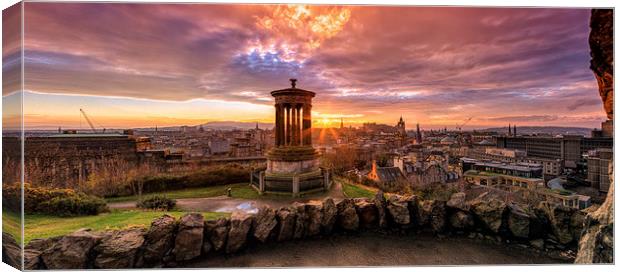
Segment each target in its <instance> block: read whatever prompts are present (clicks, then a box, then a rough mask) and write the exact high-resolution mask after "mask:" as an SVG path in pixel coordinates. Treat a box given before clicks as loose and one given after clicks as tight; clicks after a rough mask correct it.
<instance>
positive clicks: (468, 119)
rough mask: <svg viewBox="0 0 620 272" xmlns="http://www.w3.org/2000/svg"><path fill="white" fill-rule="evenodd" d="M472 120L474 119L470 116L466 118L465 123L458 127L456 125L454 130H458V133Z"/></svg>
mask: <svg viewBox="0 0 620 272" xmlns="http://www.w3.org/2000/svg"><path fill="white" fill-rule="evenodd" d="M472 118H474V117H473V116H472V117H469V118H467V119H466V120H465V122H463V123H462V124H460V125H459V124H456V129H458V130H459V131H461V129H462V128H463V127H464V126H465V125H467V123H469V121H471V119H472Z"/></svg>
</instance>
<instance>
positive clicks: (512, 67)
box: [25, 3, 605, 127]
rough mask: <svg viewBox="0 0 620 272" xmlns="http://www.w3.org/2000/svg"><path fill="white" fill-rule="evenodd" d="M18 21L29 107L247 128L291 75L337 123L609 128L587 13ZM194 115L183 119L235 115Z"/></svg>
mask: <svg viewBox="0 0 620 272" xmlns="http://www.w3.org/2000/svg"><path fill="white" fill-rule="evenodd" d="M25 15H26V17H27V18H28V20H26V26H25V48H26V52H25V70H26V89H27V90H29V91H32V92H33V93H37V96H36V97H42V96H44V95H45V94H62V95H68V96H78V97H88V100H89V101H90V102H93V101H97V100H93V99H96V98H97V97H114V98H118V99H121V98H126V99H127V101H134V100H135V99H146V100H153V101H181V102H180V103H175V105H177V104H178V105H183V106H179V107H187V103H189V102H182V101H197V100H200V101H205V102H204V103H216V102H217V101H228V102H234V103H249V104H252V105H255V106H256V107H257V109H258V108H260V109H264V112H262V113H261V114H259V115H260V117H257V116H256V115H255V113H253V115H252V116H248V117H247V118H245V119H247V120H250V119H256V118H259V119H261V120H263V121H271V118H272V115H273V114H272V112H271V110H272V108H271V107H269V105H270V104H271V103H272V100H271V97H270V96H269V92H270V91H271V90H274V89H280V88H285V87H286V86H287V85H288V82H287V79H288V78H290V77H296V78H298V79H299V84H298V86H299V87H301V88H305V89H308V90H312V91H315V92H316V93H317V97H316V98H315V106H314V110H316V111H317V114H316V115H315V116H316V117H317V118H324V119H333V120H334V121H337V122H338V123H339V121H340V120H339V119H340V118H343V119H344V120H345V122H347V123H353V124H357V123H361V122H365V121H377V122H389V123H395V122H396V120H397V118H398V117H399V116H400V115H403V117H404V118H405V120H406V121H408V123H409V124H412V123H414V122H416V121H419V122H421V123H422V124H423V126H424V125H427V126H428V127H433V126H439V127H443V126H446V125H448V126H453V125H454V124H456V123H461V122H462V121H463V120H464V119H467V118H469V117H474V119H473V120H472V122H471V123H472V125H473V126H495V125H504V122H506V121H512V122H520V123H522V124H523V125H527V124H534V123H535V124H538V125H544V124H549V125H567V126H569V125H570V126H575V125H576V126H588V127H595V126H598V124H599V123H600V122H601V121H603V120H604V118H605V117H604V116H605V115H604V114H603V111H602V106H601V103H600V101H599V100H598V99H597V95H598V94H597V89H596V82H595V80H594V78H593V76H592V73H591V72H590V71H589V69H588V61H589V49H588V43H587V41H588V32H589V28H588V18H589V10H586V9H534V8H453V7H432V8H431V7H409V8H405V7H377V6H304V5H278V6H275V5H204V4H192V5H179V4H176V5H169V4H168V5H166V4H148V5H146V4H109V3H108V4H90V3H88V4H81V3H27V4H26V9H25ZM84 99H86V98H84ZM99 101H101V103H104V102H103V101H107V100H103V99H102V100H99ZM214 101H215V102H214ZM84 103H86V102H84ZM93 103H95V102H93ZM153 103H156V102H153ZM157 103H159V102H157ZM183 103H185V104H183ZM95 104H96V103H95ZM200 105H201V106H205V107H206V106H207V104H200ZM100 106H101V107H108V104H101V105H100ZM25 107H26V110H27V111H28V110H29V109H32V111H35V109H33V108H32V107H28V105H26V106H25ZM127 107H137V105H136V103H128V104H127ZM56 110H57V111H58V114H59V115H60V114H61V113H62V114H64V115H70V114H69V113H68V111H71V110H75V109H73V108H70V109H68V108H66V107H58V109H56ZM179 111H180V112H184V111H183V110H179ZM171 112H172V114H173V115H174V111H172V110H171ZM100 114H101V115H100V116H109V115H110V114H109V113H106V112H101V113H100ZM196 114H203V115H201V116H198V115H195V116H194V115H190V114H189V113H188V115H187V116H185V117H183V118H180V119H178V120H187V122H190V123H191V122H200V121H201V120H202V121H204V120H214V119H220V120H225V119H232V115H231V116H230V117H229V118H227V117H226V116H221V115H218V116H217V117H216V116H215V115H213V114H212V113H209V112H206V113H204V112H200V113H198V112H197V113H196ZM235 114H239V112H236V113H235ZM247 114H250V113H249V112H248V113H247ZM50 115H51V116H52V117H49V118H48V119H46V121H49V122H50V123H54V121H53V120H54V118H53V114H51V113H50ZM169 117H170V118H176V117H178V116H169ZM514 117H524V118H518V120H517V119H511V118H514ZM529 117H532V118H529ZM534 117H536V118H534ZM100 118H105V117H100ZM241 119H243V118H241ZM245 119H244V120H245ZM58 120H61V118H59V119H58ZM175 120H177V119H175ZM196 120H198V121H196ZM58 122H59V123H60V121H58ZM134 123H135V122H132V123H131V124H132V125H133V124H134ZM126 124H128V123H127V122H125V123H124V125H126ZM144 125H148V124H146V123H145V124H144ZM119 126H120V125H119Z"/></svg>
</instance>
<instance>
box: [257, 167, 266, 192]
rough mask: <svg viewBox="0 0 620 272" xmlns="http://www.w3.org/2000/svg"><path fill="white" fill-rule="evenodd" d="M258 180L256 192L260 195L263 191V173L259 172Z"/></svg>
mask: <svg viewBox="0 0 620 272" xmlns="http://www.w3.org/2000/svg"><path fill="white" fill-rule="evenodd" d="M258 178H259V182H258V191H260V192H261V193H262V192H264V191H265V171H260V173H259V174H258Z"/></svg>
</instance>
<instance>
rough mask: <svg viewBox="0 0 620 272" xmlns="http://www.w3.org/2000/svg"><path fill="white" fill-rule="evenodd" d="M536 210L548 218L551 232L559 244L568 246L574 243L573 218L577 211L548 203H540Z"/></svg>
mask: <svg viewBox="0 0 620 272" xmlns="http://www.w3.org/2000/svg"><path fill="white" fill-rule="evenodd" d="M536 209H537V210H538V211H539V212H541V213H542V214H544V215H545V216H546V217H547V220H548V222H549V227H550V228H551V232H552V233H553V235H554V236H555V237H556V238H557V241H558V242H559V243H561V244H568V243H570V242H572V241H573V233H572V229H571V217H572V215H573V213H574V212H575V210H573V209H571V208H568V207H565V206H562V205H560V204H559V203H551V202H547V201H543V202H540V203H539V204H538V207H536Z"/></svg>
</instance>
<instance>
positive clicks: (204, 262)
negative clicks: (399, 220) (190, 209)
mask: <svg viewBox="0 0 620 272" xmlns="http://www.w3.org/2000/svg"><path fill="white" fill-rule="evenodd" d="M566 262H572V260H570V259H559V258H551V257H549V256H546V255H542V254H540V253H536V252H533V251H532V250H531V249H528V248H521V247H518V246H516V245H505V244H501V245H500V244H494V243H491V242H488V241H481V240H474V239H468V238H466V237H449V238H444V239H439V238H437V237H434V236H432V235H429V234H410V235H380V234H375V233H360V234H355V235H354V234H351V235H334V236H330V237H325V238H320V239H309V240H304V241H290V242H284V243H278V244H277V245H276V246H274V244H264V245H252V246H250V247H249V248H247V249H246V250H244V251H243V252H241V253H239V254H235V255H232V256H222V255H212V256H206V257H203V258H201V259H198V260H195V261H192V262H190V263H186V264H184V266H186V267H193V268H204V267H209V268H216V267H253V268H259V267H308V266H310V267H322V266H349V267H351V266H410V265H485V264H486V265H491V264H495V265H497V264H504V265H507V264H552V263H556V264H557V263H566Z"/></svg>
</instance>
